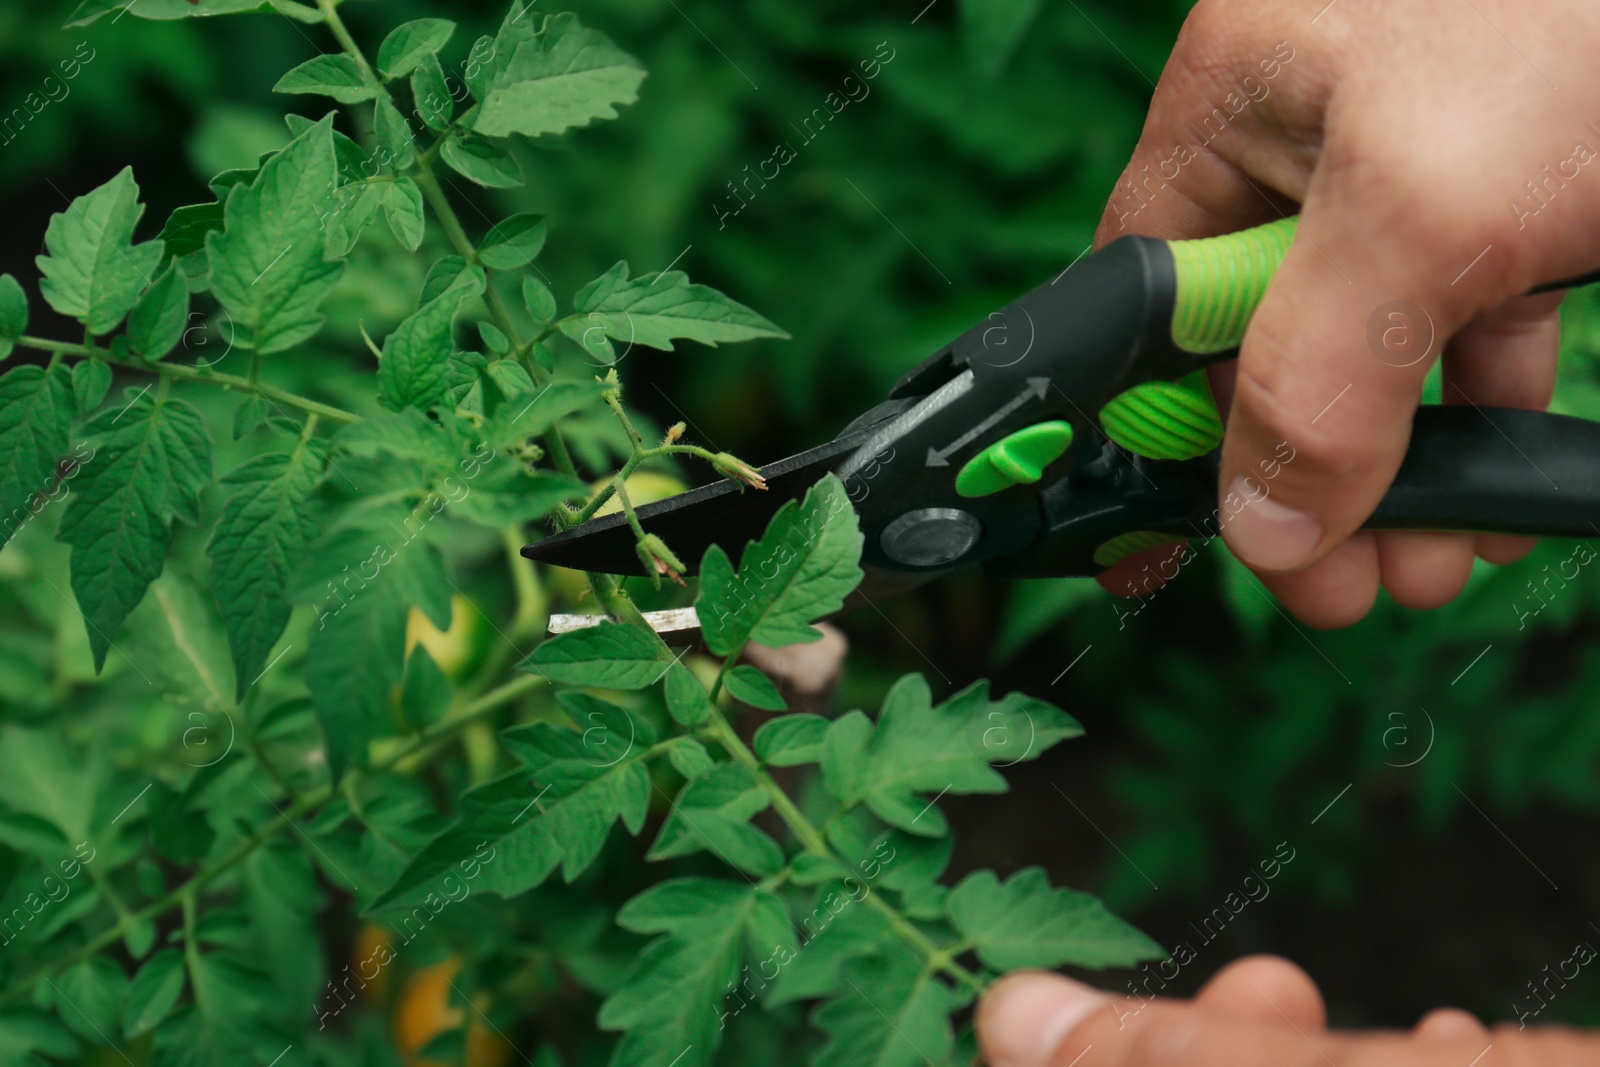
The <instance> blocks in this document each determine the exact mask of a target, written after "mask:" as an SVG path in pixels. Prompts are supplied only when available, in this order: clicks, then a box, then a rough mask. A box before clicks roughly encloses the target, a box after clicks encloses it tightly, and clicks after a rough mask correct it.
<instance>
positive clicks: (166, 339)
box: [128, 263, 189, 360]
mask: <svg viewBox="0 0 1600 1067" xmlns="http://www.w3.org/2000/svg"><path fill="white" fill-rule="evenodd" d="M188 325H189V290H188V288H187V287H186V286H185V285H184V284H183V277H182V275H181V274H180V273H179V271H178V267H177V264H176V263H174V264H173V265H172V266H170V267H168V268H167V270H166V272H165V273H164V274H162V275H161V277H159V278H157V279H156V282H155V284H154V285H152V286H151V287H150V290H149V291H148V292H147V293H145V294H144V296H143V297H142V298H141V299H140V301H139V303H138V305H137V306H136V307H134V309H133V313H132V314H130V315H129V316H128V349H129V351H131V352H132V353H133V354H134V355H136V356H138V357H140V358H141V359H148V360H158V359H160V358H162V357H163V356H165V355H166V354H167V353H168V352H171V351H172V350H173V349H174V348H176V347H178V342H179V341H181V340H183V331H184V329H185V328H186V327H187V326H188Z"/></svg>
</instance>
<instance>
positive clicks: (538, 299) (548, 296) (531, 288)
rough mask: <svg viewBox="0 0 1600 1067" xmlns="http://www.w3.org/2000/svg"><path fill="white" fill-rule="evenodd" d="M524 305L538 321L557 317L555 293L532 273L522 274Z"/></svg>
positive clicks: (546, 320)
mask: <svg viewBox="0 0 1600 1067" xmlns="http://www.w3.org/2000/svg"><path fill="white" fill-rule="evenodd" d="M522 305H523V306H524V307H526V308H527V309H528V314H530V315H532V316H533V317H534V319H535V320H536V321H538V322H549V321H550V320H551V319H553V318H555V317H556V298H555V294H554V293H552V292H551V291H550V287H549V286H548V285H546V284H545V283H544V282H542V281H540V280H539V279H538V278H536V277H534V276H533V275H532V274H524V275H523V276H522Z"/></svg>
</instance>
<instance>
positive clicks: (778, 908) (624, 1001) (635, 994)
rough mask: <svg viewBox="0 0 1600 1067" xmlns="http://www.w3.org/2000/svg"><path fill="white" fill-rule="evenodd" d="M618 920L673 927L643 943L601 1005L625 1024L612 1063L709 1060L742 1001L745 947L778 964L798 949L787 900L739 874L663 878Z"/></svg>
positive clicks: (604, 1017) (657, 929)
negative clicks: (736, 991)
mask: <svg viewBox="0 0 1600 1067" xmlns="http://www.w3.org/2000/svg"><path fill="white" fill-rule="evenodd" d="M617 924H618V925H619V926H622V927H623V928H624V929H628V930H633V931H635V932H637V933H661V934H663V935H665V936H662V937H660V938H657V939H656V940H655V941H653V942H651V943H650V944H649V945H647V946H646V947H645V949H644V951H643V952H642V953H640V954H639V957H638V959H637V961H636V962H635V963H634V965H633V967H632V969H631V970H630V971H629V972H628V977H627V979H626V980H625V981H624V983H623V985H622V988H621V989H619V990H617V992H616V993H614V994H613V995H612V996H611V997H610V998H609V999H607V1000H606V1002H605V1003H604V1004H603V1005H602V1006H601V1008H600V1018H599V1022H600V1026H601V1027H602V1028H603V1029H606V1030H625V1031H626V1033H625V1034H624V1035H623V1037H622V1040H621V1041H619V1042H618V1043H617V1046H616V1048H615V1049H614V1050H613V1052H612V1058H611V1062H612V1063H613V1064H617V1065H621V1064H626V1065H628V1067H673V1065H674V1064H675V1065H676V1067H704V1065H707V1064H710V1063H711V1062H712V1059H713V1057H714V1056H715V1054H716V1050H717V1046H718V1045H719V1044H720V1043H721V1038H722V1030H723V1028H724V1027H725V1026H726V1023H727V1018H728V1017H729V1016H731V1015H735V1014H737V1006H738V1005H739V1004H741V1003H742V1001H734V1000H731V999H730V993H731V989H730V986H731V983H732V982H733V980H734V979H735V977H736V976H737V974H738V972H739V967H740V959H741V957H742V956H743V955H744V954H745V946H748V952H749V955H750V956H752V957H753V958H755V959H756V960H758V961H760V960H765V961H768V963H769V964H770V965H775V966H781V965H782V963H783V962H786V961H787V960H791V959H793V958H794V954H795V951H796V946H795V943H794V934H793V931H792V929H791V928H790V927H789V924H788V916H787V915H786V913H785V912H784V908H783V904H782V902H781V901H779V900H778V898H777V897H775V896H773V895H772V894H771V893H768V892H765V891H763V890H760V889H757V888H755V887H754V886H750V885H744V884H738V883H734V882H727V881H718V880H713V879H706V878H679V879H674V880H672V881H668V882H663V883H661V884H659V885H656V886H654V887H652V888H650V889H648V890H646V891H645V892H644V893H641V894H640V895H639V896H637V897H635V898H634V899H632V900H630V901H629V902H628V903H627V904H625V905H623V907H622V910H621V911H619V912H618V913H617ZM753 969H754V968H753Z"/></svg>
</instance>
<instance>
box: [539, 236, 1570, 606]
mask: <svg viewBox="0 0 1600 1067" xmlns="http://www.w3.org/2000/svg"><path fill="white" fill-rule="evenodd" d="M1296 222H1297V220H1296V219H1294V218H1286V219H1282V220H1279V221H1277V222H1273V223H1268V224H1267V225H1264V226H1260V227H1257V228H1255V229H1251V230H1244V231H1241V232H1238V233H1233V234H1226V235H1223V236H1220V237H1210V238H1203V239H1198V240H1190V241H1163V240H1158V239H1154V238H1148V237H1137V236H1129V237H1123V238H1120V239H1118V240H1117V241H1114V242H1112V243H1111V244H1108V245H1106V246H1105V247H1104V248H1102V249H1101V250H1099V251H1098V252H1095V253H1094V254H1093V255H1090V256H1087V257H1085V258H1083V259H1082V260H1080V261H1079V262H1078V263H1076V264H1075V265H1073V266H1071V267H1069V268H1068V269H1067V270H1066V271H1064V272H1062V274H1060V275H1058V276H1057V277H1055V278H1053V279H1051V280H1050V281H1047V282H1045V283H1044V284H1042V285H1040V286H1039V287H1038V288H1036V289H1034V290H1033V291H1031V292H1029V293H1027V294H1026V295H1025V296H1023V297H1021V298H1020V299H1018V300H1016V301H1015V302H1013V303H1012V304H1010V305H1009V306H1007V307H1005V308H1003V309H1001V310H999V311H996V312H994V313H993V314H991V315H990V316H988V318H987V319H985V320H984V321H983V322H980V323H978V324H977V325H975V326H973V327H972V328H971V329H969V330H967V331H966V332H965V333H963V334H962V335H961V336H959V337H957V338H956V339H955V340H954V341H952V342H951V343H949V344H948V345H945V346H944V347H943V348H941V349H939V350H938V351H937V352H935V353H933V354H932V355H931V356H929V357H928V358H927V359H925V360H924V361H923V362H922V363H921V364H919V365H918V366H916V367H914V368H912V369H911V370H910V371H908V372H907V373H906V374H905V375H904V376H903V377H902V378H901V379H900V380H899V381H898V382H897V383H896V384H895V386H894V388H893V389H892V390H891V391H890V393H889V397H888V399H887V400H885V401H884V402H883V403H881V404H878V405H877V406H875V407H873V408H872V409H871V410H869V411H867V412H865V413H864V414H862V415H861V416H860V417H859V418H857V419H856V420H855V421H854V422H852V423H851V424H850V425H849V426H847V427H846V428H845V429H844V430H843V431H842V432H841V433H840V434H839V435H838V436H837V437H835V438H834V439H833V440H832V441H829V442H828V443H827V444H824V445H820V446H818V447H816V448H813V449H811V450H810V451H807V452H802V453H800V454H799V455H796V456H791V457H789V458H788V459H783V460H779V461H778V462H776V463H773V464H770V465H768V466H766V467H763V468H761V471H760V473H761V475H762V477H763V478H764V479H765V480H766V483H767V486H768V489H767V491H766V492H748V491H743V490H744V488H745V487H744V486H743V485H741V484H740V483H738V482H735V481H732V480H726V481H719V482H715V483H712V484H709V485H705V486H702V487H700V488H698V489H694V490H691V491H689V492H687V493H683V494H680V495H678V496H676V497H672V498H670V499H668V500H664V501H661V502H659V503H655V504H650V505H647V506H644V507H641V508H639V509H637V515H638V518H639V519H640V521H641V522H642V524H643V526H644V528H645V530H646V531H648V532H650V533H654V534H657V535H659V536H660V537H661V538H663V539H664V540H665V541H666V542H667V543H668V544H669V545H671V546H672V547H673V548H674V549H675V550H676V551H677V552H678V554H679V555H680V556H682V558H683V559H684V560H686V561H690V562H691V564H692V563H693V562H694V561H698V560H699V559H700V556H701V554H702V553H703V552H704V550H705V549H706V548H707V547H708V546H709V545H711V544H712V543H713V542H718V543H721V544H723V545H725V546H727V547H729V548H736V547H742V546H743V544H744V543H745V542H746V541H747V540H751V539H755V538H758V537H760V535H761V533H762V531H763V530H764V529H765V527H766V524H767V521H768V520H769V519H771V518H772V516H773V515H774V514H775V513H776V512H777V510H778V509H779V508H780V507H781V506H782V505H783V504H784V503H785V502H787V501H788V500H791V499H795V498H797V497H799V496H800V495H802V494H803V493H804V492H805V491H806V489H808V488H809V487H810V486H811V485H812V484H814V483H815V482H816V481H817V480H818V479H819V478H821V477H823V476H824V475H825V474H827V473H828V472H832V473H834V474H836V475H838V477H839V478H840V479H841V480H842V481H843V482H844V485H845V487H846V489H847V491H848V493H849V496H850V499H851V501H852V503H853V504H854V506H855V509H856V512H857V514H858V515H859V517H860V522H861V528H862V531H863V533H864V535H865V549H864V555H863V559H862V567H863V570H864V571H865V572H866V574H867V580H866V581H865V582H864V583H863V592H862V596H863V597H864V598H869V599H870V598H873V597H875V596H877V595H889V594H892V593H894V592H898V591H901V590H903V589H907V588H911V587H913V586H916V585H920V584H922V582H924V581H927V580H929V579H932V578H935V577H937V576H939V575H941V574H943V573H945V572H948V571H951V570H954V569H957V568H961V567H967V566H970V565H973V564H981V565H982V566H984V567H985V568H986V569H987V570H988V571H989V572H991V573H995V574H999V575H1002V576H1006V577H1064V576H1090V575H1094V574H1097V573H1099V572H1101V571H1103V570H1105V569H1106V568H1108V567H1110V566H1112V565H1113V564H1115V563H1117V562H1118V561H1119V560H1122V559H1124V558H1126V557H1127V556H1129V555H1132V554H1133V553H1135V552H1138V551H1141V550H1143V549H1146V548H1150V547H1153V546H1156V545H1159V544H1162V543H1165V542H1176V541H1181V540H1190V539H1206V538H1209V537H1212V536H1215V535H1216V533H1217V532H1218V526H1219V524H1220V523H1222V522H1224V521H1225V516H1226V515H1227V514H1228V513H1229V511H1230V510H1232V502H1230V501H1227V500H1223V501H1219V500H1218V495H1217V478H1218V468H1217V456H1218V446H1219V444H1220V443H1221V440H1222V433H1223V425H1222V419H1221V417H1220V416H1219V415H1218V412H1217V409H1216V406H1215V404H1214V403H1213V401H1212V398H1211V395H1210V393H1209V390H1208V388H1207V386H1206V384H1205V378H1204V375H1203V374H1202V373H1200V372H1202V371H1203V370H1204V368H1206V367H1207V366H1209V365H1211V364H1213V363H1218V362H1221V361H1223V360H1228V359H1233V358H1235V357H1236V356H1237V355H1238V348H1239V343H1240V341H1241V340H1242V339H1243V337H1244V334H1245V329H1246V327H1247V326H1248V325H1249V322H1250V318H1251V316H1252V314H1253V313H1254V312H1255V309H1256V307H1257V306H1258V305H1259V304H1260V302H1261V299H1262V297H1263V295H1264V294H1265V292H1266V289H1267V285H1268V283H1269V282H1270V281H1271V279H1272V277H1273V275H1274V274H1275V273H1276V271H1277V269H1278V267H1279V265H1280V264H1281V263H1282V262H1283V259H1284V256H1285V254H1286V253H1287V252H1288V250H1289V246H1290V244H1291V242H1292V241H1293V239H1294V233H1295V225H1296ZM1595 280H1600V274H1597V275H1591V276H1588V277H1585V278H1580V279H1574V280H1572V281H1568V282H1561V283H1557V284H1554V285H1550V286H1547V287H1545V289H1548V290H1553V289H1560V288H1568V287H1571V286H1575V285H1582V284H1587V283H1588V282H1591V281H1595ZM1541 291H1542V290H1541ZM1286 447H1287V449H1288V452H1287V453H1285V454H1282V455H1280V456H1279V460H1280V461H1282V462H1292V460H1293V455H1292V452H1293V448H1292V444H1290V445H1287V446H1286ZM1275 473H1276V471H1263V472H1262V477H1263V479H1268V478H1270V477H1271V476H1273V474H1275ZM1245 506H1247V505H1245ZM1592 523H1600V423H1594V422H1589V421H1587V420H1583V419H1577V418H1572V417H1568V416H1562V415H1554V414H1548V413H1544V412H1532V411H1521V410H1511V409H1504V408H1479V407H1475V406H1460V407H1458V406H1432V405H1429V406H1424V407H1422V408H1420V409H1419V410H1418V411H1417V414H1416V417H1415V421H1414V423H1413V425H1412V433H1411V443H1410V448H1409V451H1408V452H1407V453H1406V457H1405V461H1404V463H1403V464H1402V466H1401V468H1400V471H1399V474H1398V475H1397V476H1396V477H1395V480H1394V484H1393V486H1392V487H1391V488H1390V489H1389V491H1388V493H1387V494H1386V495H1385V496H1384V498H1383V500H1382V502H1381V503H1380V504H1379V506H1378V508H1377V510H1376V511H1375V512H1374V513H1373V514H1372V517H1371V518H1370V519H1369V520H1368V522H1367V524H1366V526H1367V528H1369V529H1426V530H1470V531H1480V532H1489V533H1508V534H1535V535H1543V536H1551V537H1563V536H1567V537H1576V536H1588V535H1591V534H1593V533H1594V531H1595V526H1594V525H1591V524H1592ZM522 552H523V555H525V556H527V557H528V558H530V559H533V560H537V561H540V562H544V563H549V564H554V565H557V566H563V567H573V568H579V569H583V570H590V571H601V572H609V573H619V574H625V573H633V572H636V571H638V569H639V561H638V556H637V555H636V554H635V551H634V534H633V532H632V531H631V530H630V529H629V527H628V525H627V523H626V519H625V518H624V516H622V515H620V514H616V515H608V516H605V517H602V518H598V519H593V520H591V521H589V522H586V523H584V524H583V525H581V526H578V527H575V528H573V529H571V530H567V531H565V532H562V533H560V534H557V535H555V536H552V537H549V538H547V539H545V540H543V541H540V542H538V543H536V544H532V545H529V546H527V547H526V548H524V549H523V550H522Z"/></svg>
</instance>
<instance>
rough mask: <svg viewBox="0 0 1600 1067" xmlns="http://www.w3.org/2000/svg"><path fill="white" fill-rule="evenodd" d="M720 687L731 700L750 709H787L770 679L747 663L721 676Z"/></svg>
mask: <svg viewBox="0 0 1600 1067" xmlns="http://www.w3.org/2000/svg"><path fill="white" fill-rule="evenodd" d="M722 687H723V688H724V689H726V690H727V691H728V695H729V696H731V697H733V699H735V700H738V701H742V702H743V703H745V704H749V705H750V706H751V707H752V708H761V709H762V710H763V711H787V710H788V708H789V705H788V704H787V703H785V702H784V699H783V695H782V694H781V693H779V692H778V687H777V686H776V685H773V684H772V679H771V678H768V677H767V676H766V675H765V674H762V673H761V668H759V667H752V666H751V665H750V664H748V663H741V664H740V665H739V666H737V667H735V668H733V670H731V671H729V672H728V673H727V674H725V675H723V676H722Z"/></svg>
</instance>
